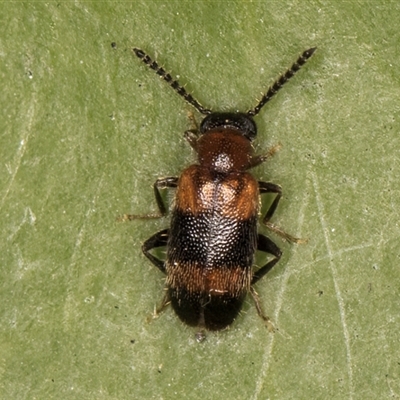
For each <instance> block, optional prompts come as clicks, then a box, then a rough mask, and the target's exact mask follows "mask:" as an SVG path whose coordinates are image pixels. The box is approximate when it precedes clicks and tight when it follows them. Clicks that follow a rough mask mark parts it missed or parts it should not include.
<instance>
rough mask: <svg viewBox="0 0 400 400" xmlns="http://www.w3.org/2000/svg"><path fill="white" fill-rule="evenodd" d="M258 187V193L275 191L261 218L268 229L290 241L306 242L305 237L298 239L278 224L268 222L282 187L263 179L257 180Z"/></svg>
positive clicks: (277, 202) (280, 194)
mask: <svg viewBox="0 0 400 400" xmlns="http://www.w3.org/2000/svg"><path fill="white" fill-rule="evenodd" d="M258 187H259V190H260V194H265V193H275V194H276V197H275V199H274V201H273V202H272V204H271V205H270V207H269V208H268V210H267V212H266V213H265V216H264V217H263V219H262V222H263V224H264V225H265V226H266V227H267V228H268V229H270V230H271V231H272V232H275V233H276V234H277V235H279V236H280V237H281V238H282V239H284V240H287V241H288V242H292V243H306V242H307V239H300V238H296V237H294V236H292V235H290V234H289V233H286V232H285V231H284V230H282V229H281V228H279V227H278V226H276V225H274V224H273V223H272V222H270V219H271V218H272V216H273V215H274V213H275V211H276V208H277V207H278V204H279V200H280V199H281V197H282V188H281V187H280V186H279V185H277V184H276V183H271V182H263V181H258Z"/></svg>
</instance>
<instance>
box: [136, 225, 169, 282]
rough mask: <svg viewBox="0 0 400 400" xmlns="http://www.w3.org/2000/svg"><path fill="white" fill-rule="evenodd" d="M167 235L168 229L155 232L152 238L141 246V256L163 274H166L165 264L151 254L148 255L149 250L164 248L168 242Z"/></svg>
mask: <svg viewBox="0 0 400 400" xmlns="http://www.w3.org/2000/svg"><path fill="white" fill-rule="evenodd" d="M168 233H169V230H168V229H164V230H162V231H160V232H157V233H156V234H154V235H153V236H152V237H150V238H149V239H147V240H146V241H145V242H144V243H143V246H142V251H143V254H144V255H145V256H146V257H147V258H148V259H149V260H150V261H151V262H152V263H153V264H154V265H155V266H156V267H157V268H158V269H159V270H160V271H161V272H163V273H164V274H165V273H166V271H165V262H164V261H163V260H160V259H159V258H157V257H155V256H153V254H151V253H150V250H152V249H155V248H157V247H164V246H166V245H167V242H168Z"/></svg>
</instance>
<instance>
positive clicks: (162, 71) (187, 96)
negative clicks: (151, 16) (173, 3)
mask: <svg viewBox="0 0 400 400" xmlns="http://www.w3.org/2000/svg"><path fill="white" fill-rule="evenodd" d="M133 51H134V53H135V54H136V56H137V57H139V58H140V59H141V60H142V61H143V62H144V63H145V64H146V65H147V66H148V67H149V68H151V69H153V70H154V71H155V72H156V74H157V75H159V76H160V77H161V78H163V79H164V80H165V81H166V82H167V83H168V84H169V85H170V86H171V87H172V88H173V89H174V90H175V91H176V92H177V93H178V94H179V95H180V96H182V97H183V98H184V99H185V100H186V101H187V102H188V103H189V104H191V105H192V106H193V107H194V108H196V110H197V111H199V112H200V113H202V114H211V110H209V109H208V108H204V107H203V106H202V105H201V104H200V103H199V102H198V101H197V100H196V99H195V98H194V97H193V96H192V95H191V94H190V93H188V92H187V91H186V89H185V88H184V87H183V86H181V85H180V84H179V82H178V81H177V80H174V79H173V78H172V76H171V75H170V74H169V73H168V72H167V71H165V69H164V68H162V67H160V66H159V65H158V64H157V62H156V61H154V60H152V59H151V57H150V56H149V55H147V54H146V53H145V52H144V51H143V50H140V49H137V48H136V47H135V48H134V49H133Z"/></svg>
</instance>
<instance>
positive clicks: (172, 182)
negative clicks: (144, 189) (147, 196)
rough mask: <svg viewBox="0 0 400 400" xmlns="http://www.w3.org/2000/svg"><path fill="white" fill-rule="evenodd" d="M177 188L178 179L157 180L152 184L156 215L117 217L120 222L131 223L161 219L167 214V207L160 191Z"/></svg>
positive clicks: (172, 177) (170, 177) (125, 215)
mask: <svg viewBox="0 0 400 400" xmlns="http://www.w3.org/2000/svg"><path fill="white" fill-rule="evenodd" d="M177 186H178V178H177V177H175V176H169V177H167V178H159V179H157V180H156V181H155V182H154V185H153V188H154V197H155V198H156V202H157V207H158V210H159V212H158V213H150V214H144V215H136V214H124V215H123V216H122V217H119V218H118V220H120V221H133V220H134V219H153V218H161V217H164V216H165V215H166V214H167V207H166V206H165V204H164V201H163V199H162V197H161V193H160V189H175V188H176V187H177Z"/></svg>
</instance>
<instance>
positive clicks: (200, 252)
mask: <svg viewBox="0 0 400 400" xmlns="http://www.w3.org/2000/svg"><path fill="white" fill-rule="evenodd" d="M315 50H316V48H311V49H309V50H306V51H305V52H304V53H303V54H302V55H301V56H300V57H299V58H298V59H297V61H296V62H295V63H294V64H293V65H292V66H291V67H290V69H288V70H287V71H286V72H285V73H284V74H283V75H281V76H280V77H279V78H278V79H277V80H276V81H275V82H274V84H273V85H272V86H270V87H269V89H268V90H267V92H266V93H265V94H264V95H263V97H262V98H261V100H260V101H259V103H258V104H257V105H256V106H255V107H254V108H253V109H251V110H249V111H247V112H246V113H241V112H236V113H230V112H212V111H211V110H210V109H207V108H204V107H203V106H202V105H201V104H200V103H199V102H198V101H197V100H196V99H195V98H194V97H193V96H192V95H191V94H190V93H188V92H187V91H186V90H185V88H183V87H182V86H181V85H180V84H179V83H178V82H177V81H176V80H174V79H173V78H172V77H171V75H170V74H168V73H167V72H166V71H165V70H164V69H163V68H162V67H160V66H159V65H158V64H157V62H156V61H154V60H152V59H151V58H150V57H149V56H148V55H147V54H146V53H145V52H143V51H142V50H140V49H137V48H134V49H133V51H134V53H135V54H136V56H137V57H139V58H140V59H141V60H142V61H143V62H144V63H145V64H146V65H147V66H148V67H150V68H151V69H153V70H154V71H155V72H156V74H157V75H159V76H160V77H161V78H163V79H164V80H165V81H166V82H167V83H169V84H170V85H171V87H172V88H173V89H174V90H175V91H176V92H177V93H178V94H179V95H181V96H182V97H183V98H184V99H185V100H186V101H187V102H188V103H190V104H191V105H192V106H193V107H194V108H196V109H197V111H199V112H200V113H201V114H204V115H206V117H205V118H204V119H203V120H202V122H201V124H200V132H198V130H197V129H196V130H192V131H186V132H185V138H186V139H187V141H188V142H189V144H190V146H191V147H192V148H193V149H194V151H195V152H196V153H197V156H198V163H197V164H194V165H191V166H189V167H188V168H186V169H184V170H183V172H182V174H181V175H180V177H179V178H178V177H167V178H160V179H157V181H156V182H155V183H154V194H155V198H156V201H157V205H158V209H159V212H160V214H159V215H157V216H164V215H165V214H166V213H167V209H166V206H165V205H164V202H163V200H162V197H161V195H160V189H166V188H169V189H170V188H173V189H176V194H175V199H174V204H173V208H172V218H171V224H170V227H169V229H164V230H162V231H160V232H158V233H156V234H155V235H153V236H152V237H151V238H149V239H148V240H146V241H145V243H144V244H143V246H142V250H143V253H144V255H145V256H146V257H147V258H148V259H149V260H150V261H151V262H152V263H153V264H154V265H155V266H156V267H157V268H158V269H159V270H160V271H162V272H163V273H164V274H166V276H167V277H166V289H167V291H166V296H165V298H164V300H163V303H162V306H161V307H160V309H162V308H163V307H165V306H166V305H167V304H169V303H171V305H172V307H173V309H174V310H175V312H176V314H177V315H178V316H179V318H180V319H181V320H182V321H183V322H185V323H186V324H188V325H190V326H195V327H198V328H199V330H200V332H199V333H198V336H197V339H198V340H202V339H203V338H204V335H203V333H202V330H203V329H207V330H220V329H224V328H226V327H227V326H229V325H230V324H231V323H232V322H233V321H234V319H235V318H236V316H237V315H238V313H239V312H240V309H241V307H242V304H243V301H244V299H245V297H246V294H247V293H248V292H250V294H251V295H252V297H253V299H254V301H255V305H256V308H257V312H258V314H259V315H260V316H261V317H262V318H263V319H264V321H265V322H267V323H268V322H269V318H268V317H266V316H265V315H264V313H263V312H262V309H261V305H260V301H259V299H258V296H257V293H256V291H255V290H254V288H253V285H254V284H255V283H256V282H258V281H259V280H260V279H261V278H262V277H263V276H264V275H265V274H267V272H268V271H270V270H271V268H272V267H273V266H274V265H275V264H276V263H277V262H278V261H279V259H280V257H281V255H282V252H281V250H280V249H279V248H278V246H277V245H276V244H275V243H274V242H273V241H272V240H271V239H269V238H268V237H266V236H264V235H263V234H260V233H258V232H257V219H258V214H259V211H260V195H262V194H265V193H273V194H275V195H276V197H275V199H274V200H273V202H272V204H271V206H270V207H269V209H268V210H267V212H266V214H265V216H264V217H263V219H262V222H263V224H264V225H266V226H267V227H268V228H269V229H271V230H272V231H273V232H275V233H277V234H278V235H280V236H281V237H283V238H284V239H285V240H288V241H291V242H297V243H298V242H300V241H301V239H297V238H294V237H293V236H291V235H288V234H287V233H285V232H284V231H282V230H281V229H279V228H278V227H276V226H275V225H273V224H272V223H271V222H270V219H271V217H272V216H273V214H274V212H275V210H276V208H277V206H278V203H279V200H280V198H281V196H282V189H281V187H280V186H279V185H277V184H275V183H271V182H263V181H257V180H256V179H254V177H253V176H252V175H251V174H250V173H248V172H247V170H248V169H250V168H253V167H255V166H257V165H259V164H261V163H263V162H264V161H266V160H267V159H268V158H269V157H271V156H272V155H273V154H274V153H275V152H276V151H277V150H278V147H279V146H275V147H273V148H272V149H270V150H269V152H267V153H266V154H260V155H255V154H254V151H253V147H252V144H251V142H252V141H253V140H254V139H255V137H256V135H257V127H256V124H255V122H254V120H253V117H254V116H255V115H257V114H258V113H259V112H260V110H261V108H262V107H263V106H264V105H265V104H266V103H267V102H268V101H269V100H270V99H271V98H272V97H273V96H274V95H275V94H276V93H277V92H278V91H279V89H280V88H281V87H282V86H283V85H284V84H285V83H286V82H287V81H288V80H289V79H290V78H291V77H292V76H293V75H294V74H295V73H296V72H297V71H298V70H299V69H300V68H301V66H302V65H304V64H305V63H306V61H307V60H308V59H309V58H310V57H311V56H312V55H313V53H314V51H315ZM154 217H156V215H154V214H153V215H151V214H149V215H146V216H138V215H125V216H124V219H129V220H132V219H138V218H154ZM158 247H166V250H167V253H166V259H165V260H161V259H159V258H157V257H156V256H154V255H153V254H151V253H150V251H151V250H152V249H155V248H158ZM256 250H259V251H262V252H265V253H268V254H271V255H272V256H273V259H272V260H270V261H268V262H267V263H266V264H265V265H264V266H262V267H261V268H259V269H257V270H254V269H253V261H254V254H255V252H256Z"/></svg>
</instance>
